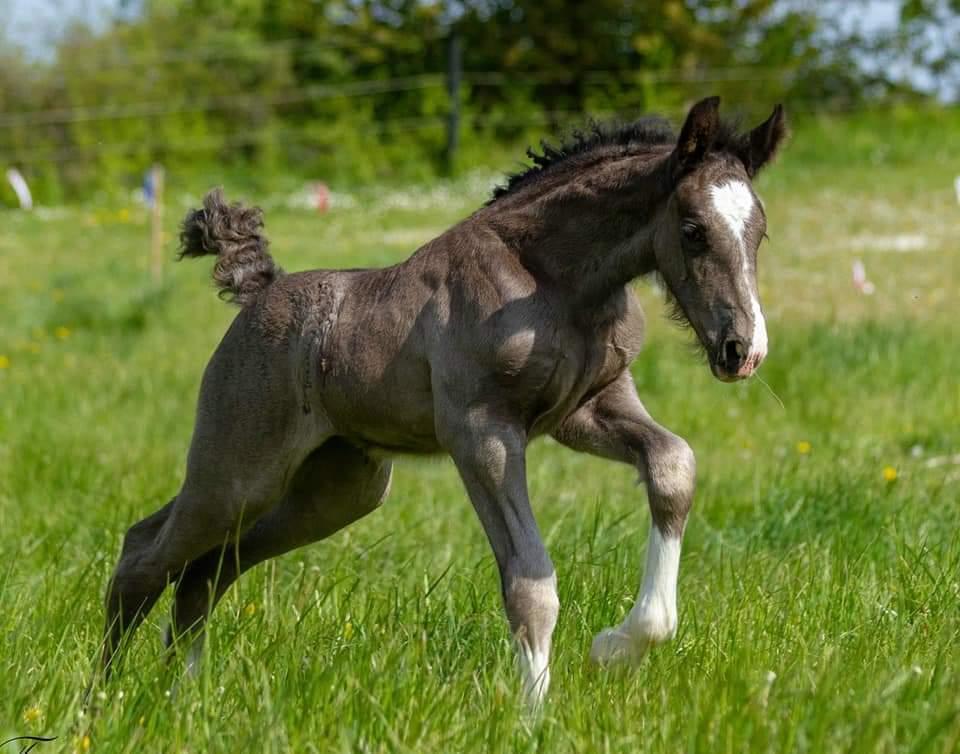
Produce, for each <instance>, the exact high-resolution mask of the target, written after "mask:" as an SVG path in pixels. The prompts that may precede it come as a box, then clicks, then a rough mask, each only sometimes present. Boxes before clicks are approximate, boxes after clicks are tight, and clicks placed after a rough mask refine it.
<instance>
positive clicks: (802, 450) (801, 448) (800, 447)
mask: <svg viewBox="0 0 960 754" xmlns="http://www.w3.org/2000/svg"><path fill="white" fill-rule="evenodd" d="M811 450H813V446H812V445H811V444H810V443H809V442H807V441H806V440H801V441H800V442H798V443H797V452H798V453H799V454H800V455H802V456H805V455H807V454H809V453H810V451H811Z"/></svg>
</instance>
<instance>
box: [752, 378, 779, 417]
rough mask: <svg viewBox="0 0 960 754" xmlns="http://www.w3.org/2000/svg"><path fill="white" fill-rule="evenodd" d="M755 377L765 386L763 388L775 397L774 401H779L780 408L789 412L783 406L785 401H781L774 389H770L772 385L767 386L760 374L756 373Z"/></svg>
mask: <svg viewBox="0 0 960 754" xmlns="http://www.w3.org/2000/svg"><path fill="white" fill-rule="evenodd" d="M753 376H754V378H755V379H758V380H760V384H761V385H763V386H764V387H765V388H766V389H767V391H768V392H769V393H770V395H772V396H773V397H774V399H775V400H776V401H777V403H779V404H780V408H782V409H783V410H784V411H786V410H787V407H786V406H785V405H784V404H783V401H782V400H780V396H779V395H777V394H776V393H775V392H773V388H772V387H770V385H768V384H767V381H766V380H765V379H763V377H761V376H760V373H759V372H754V373H753Z"/></svg>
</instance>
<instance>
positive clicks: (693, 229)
mask: <svg viewBox="0 0 960 754" xmlns="http://www.w3.org/2000/svg"><path fill="white" fill-rule="evenodd" d="M680 232H681V233H682V234H683V238H684V240H685V241H689V242H690V243H694V244H701V243H703V241H704V233H703V228H702V227H701V226H699V225H697V223H694V222H690V221H689V220H688V221H685V222H683V223H681V224H680Z"/></svg>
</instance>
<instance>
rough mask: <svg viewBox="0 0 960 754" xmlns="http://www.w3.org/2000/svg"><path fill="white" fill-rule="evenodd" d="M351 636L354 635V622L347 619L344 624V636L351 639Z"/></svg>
mask: <svg viewBox="0 0 960 754" xmlns="http://www.w3.org/2000/svg"><path fill="white" fill-rule="evenodd" d="M351 636H353V624H352V623H351V622H350V621H347V622H346V623H344V624H343V638H344V639H349V638H350V637H351Z"/></svg>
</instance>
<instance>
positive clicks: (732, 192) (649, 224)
mask: <svg viewBox="0 0 960 754" xmlns="http://www.w3.org/2000/svg"><path fill="white" fill-rule="evenodd" d="M718 104H719V100H718V99H717V98H715V97H714V98H710V99H706V100H703V101H702V102H699V103H698V104H697V105H695V106H694V107H693V108H692V109H691V111H690V113H689V115H688V116H687V118H686V121H685V123H684V125H683V127H682V129H681V131H680V134H679V136H678V135H676V134H675V133H674V132H673V131H672V130H671V129H670V128H669V126H668V125H666V124H665V123H664V122H663V121H661V120H659V119H656V118H644V119H641V120H639V121H637V122H636V123H633V124H630V125H627V126H622V127H619V128H597V129H595V130H594V131H593V132H592V133H590V134H586V135H583V134H580V135H578V136H577V138H576V140H575V141H574V142H573V143H571V144H568V145H565V146H564V147H562V148H559V149H554V148H545V153H544V155H534V161H535V165H534V166H533V167H532V168H530V169H529V170H528V171H527V172H525V173H523V174H521V175H517V176H514V177H512V178H511V179H510V181H509V183H508V185H507V186H505V187H503V188H501V189H498V190H497V191H496V193H495V195H494V198H493V199H492V200H491V201H490V202H489V203H488V204H487V205H486V206H485V207H483V208H481V209H480V210H478V211H477V212H475V213H474V214H473V215H471V216H470V217H468V218H467V219H465V220H463V221H462V222H460V223H459V224H458V225H456V226H454V227H453V228H451V229H450V230H448V231H447V232H446V233H444V234H443V235H441V236H440V237H439V238H437V239H435V240H433V241H431V242H430V243H428V244H426V245H425V246H424V247H422V248H421V249H419V250H418V251H417V252H416V253H415V254H414V255H413V256H411V257H410V258H409V259H408V260H406V261H405V262H403V263H401V264H398V265H396V266H394V267H389V268H386V269H382V270H346V271H333V270H314V271H310V272H299V273H294V274H284V273H283V272H282V271H281V270H280V269H279V268H277V267H276V266H275V265H274V263H273V260H272V258H271V257H270V255H269V253H268V252H267V242H266V240H265V238H264V237H263V235H262V234H261V228H262V223H261V215H260V212H259V211H258V210H256V209H248V208H244V207H241V206H239V205H227V204H226V203H225V201H224V199H223V196H222V195H221V193H220V192H219V191H215V192H212V193H211V194H209V195H208V196H207V197H206V199H205V200H204V206H203V208H202V209H200V210H196V211H194V212H192V213H190V215H189V216H188V217H187V219H186V221H185V222H184V229H183V234H182V238H181V240H182V244H183V255H184V256H191V257H192V256H202V255H205V254H209V255H214V256H215V257H216V264H215V268H214V278H215V280H216V281H217V283H218V284H219V286H220V288H221V289H222V292H224V293H226V294H227V295H228V296H230V297H231V298H232V299H233V301H234V302H235V303H237V304H239V305H240V307H241V308H240V312H239V314H238V315H237V317H236V319H235V320H234V322H233V324H232V325H231V326H230V328H229V330H228V331H227V334H226V335H225V336H224V338H223V341H222V342H221V344H220V346H219V347H218V348H217V350H216V352H215V353H214V355H213V358H212V359H211V361H210V364H209V365H208V367H207V370H206V372H205V374H204V377H203V384H202V387H201V390H200V399H199V406H198V410H197V419H196V428H195V430H194V435H193V441H192V443H191V447H190V453H189V456H188V460H187V473H186V478H185V480H184V482H183V486H182V487H181V489H180V491H179V492H178V493H177V495H176V497H175V498H174V499H173V500H172V501H171V502H170V503H168V504H167V505H166V506H165V507H163V508H161V509H160V510H159V511H157V512H156V513H154V514H152V515H150V516H148V517H147V518H145V519H144V520H143V521H141V522H140V523H138V524H135V525H134V526H133V527H131V529H130V531H129V532H128V533H127V536H126V539H125V541H124V545H123V552H122V554H121V557H120V562H119V564H118V565H117V568H116V572H115V574H114V576H113V579H112V580H111V582H110V587H109V591H108V594H107V599H106V608H107V619H106V635H105V641H104V648H103V663H104V666H105V667H109V665H110V663H111V662H112V660H113V659H114V656H115V653H116V650H117V648H118V644H119V642H120V640H121V638H122V637H123V635H124V634H126V633H129V632H131V631H132V630H133V629H134V628H135V627H136V626H137V624H138V623H139V622H140V621H141V619H142V618H143V616H144V615H145V614H146V613H147V611H148V610H149V609H150V607H151V606H152V605H153V603H154V602H155V601H156V599H157V598H158V597H159V596H160V594H161V593H162V592H163V590H164V588H165V587H166V586H167V584H169V583H173V584H175V588H176V599H175V607H174V614H173V622H172V626H171V631H172V637H173V638H176V637H178V636H184V635H187V634H189V635H190V636H191V638H193V637H196V638H195V641H196V642H197V645H196V646H198V647H199V641H200V638H201V636H202V634H201V633H200V632H201V630H202V625H203V622H204V621H205V619H206V617H207V615H208V614H209V612H210V610H211V609H212V607H213V605H214V604H215V603H216V601H217V600H218V599H219V598H220V596H222V594H223V593H224V592H225V591H226V589H227V588H229V586H230V584H232V583H233V581H235V580H236V578H237V577H238V576H239V575H240V574H241V573H243V571H245V570H246V569H248V568H251V567H252V566H254V565H256V564H257V563H260V562H262V561H264V560H266V559H268V558H272V557H274V556H277V555H280V554H282V553H284V552H288V551H290V550H292V549H294V548H297V547H301V546H303V545H306V544H309V543H311V542H314V541H317V540H320V539H323V538H324V537H327V536H329V535H330V534H332V533H333V532H335V531H337V530H338V529H340V528H342V527H344V526H346V525H347V524H349V523H351V522H352V521H355V520H356V519H358V518H360V517H361V516H364V515H365V514H367V513H369V512H370V511H372V510H373V509H374V508H376V507H377V506H378V505H379V504H380V503H381V502H382V500H383V498H384V497H385V496H386V494H387V489H388V487H389V484H390V472H391V465H390V461H389V460H387V459H388V458H389V456H390V455H391V454H392V453H448V454H449V455H450V456H451V457H452V458H453V460H454V462H455V463H456V466H457V469H458V470H459V472H460V474H461V476H462V478H463V482H464V485H465V486H466V489H467V492H468V494H469V496H470V500H471V501H472V503H473V505H474V508H475V509H476V512H477V515H478V517H479V518H480V522H481V523H482V524H483V527H484V529H485V530H486V533H487V536H488V538H489V540H490V544H491V547H492V548H493V552H494V555H495V556H496V560H497V565H498V566H499V570H500V578H501V589H502V594H503V600H504V605H505V608H506V613H507V617H508V619H509V622H510V626H511V629H512V631H513V634H514V637H515V638H516V642H517V645H518V650H519V656H520V664H521V668H522V673H523V679H524V686H525V689H526V692H527V694H528V696H529V697H530V698H531V699H533V700H535V701H536V700H539V699H541V698H542V696H543V694H544V693H545V692H546V689H547V686H548V683H549V678H550V675H549V669H548V659H549V654H550V641H551V635H552V633H553V628H554V624H555V623H556V620H557V612H558V610H559V601H558V599H557V590H556V577H555V575H554V569H553V564H552V563H551V561H550V556H549V555H548V554H547V551H546V549H545V548H544V546H543V543H542V541H541V538H540V533H539V531H538V529H537V524H536V521H535V520H534V517H533V514H532V512H531V509H530V502H529V500H528V498H527V482H526V469H525V451H526V447H527V444H528V443H529V442H530V441H531V440H533V439H534V438H535V437H537V436H540V435H552V436H553V437H555V438H556V439H557V440H559V441H560V442H561V443H563V444H565V445H568V446H569V447H571V448H573V449H575V450H581V451H585V452H588V453H593V454H596V455H599V456H603V457H605V458H610V459H613V460H616V461H622V462H624V463H627V464H631V465H632V466H634V467H636V468H637V469H638V471H639V473H640V475H641V477H642V479H643V480H644V482H645V484H646V488H647V494H648V499H649V505H650V510H651V513H652V517H653V526H652V527H651V530H650V540H649V545H648V549H647V560H646V570H645V572H644V575H643V580H642V583H641V587H640V593H639V596H638V597H637V601H636V604H635V606H634V607H633V609H632V610H631V611H630V613H629V615H628V616H627V617H626V618H625V619H624V621H623V623H621V624H620V626H618V627H616V628H613V629H607V630H605V631H603V632H602V633H601V634H600V635H598V636H597V638H596V639H595V640H594V642H593V648H592V652H591V654H592V656H593V657H594V659H595V660H597V661H599V662H611V661H619V660H628V661H629V660H635V659H637V658H639V657H640V656H642V654H643V653H644V652H645V651H646V650H647V648H648V647H650V646H651V645H653V644H656V643H658V642H662V641H665V640H667V639H669V638H670V637H672V636H673V635H674V633H675V631H676V628H677V608H676V586H677V572H678V568H679V560H680V542H681V538H682V536H683V531H684V526H685V524H686V520H687V514H688V512H689V510H690V506H691V504H692V500H693V493H694V476H695V462H694V456H693V453H692V451H691V450H690V447H689V446H688V445H687V443H686V442H685V441H684V440H682V439H681V438H680V437H678V436H677V435H675V434H673V433H672V432H670V431H668V430H667V429H665V428H663V427H661V426H660V425H659V424H657V423H656V422H655V421H654V420H653V419H652V418H651V417H650V415H649V414H648V413H647V412H646V410H645V409H644V407H643V404H642V403H641V402H640V399H639V398H638V396H637V392H636V389H635V387H634V384H633V381H632V379H631V377H630V372H629V366H630V363H631V362H632V361H633V359H634V358H635V357H636V356H637V354H638V353H639V351H640V346H641V342H642V338H643V330H644V323H643V315H642V312H641V310H640V306H639V304H638V302H637V300H636V298H635V297H634V294H633V293H632V292H631V289H630V287H629V286H630V282H631V281H632V280H634V279H635V278H637V277H639V276H642V275H646V274H649V273H658V274H659V275H660V277H661V278H662V279H663V281H664V282H665V284H666V288H667V290H668V292H669V293H670V294H671V296H672V297H673V299H674V300H675V303H676V305H677V306H678V308H679V310H680V311H681V312H682V314H683V315H684V316H685V317H686V319H687V320H688V321H689V323H690V325H691V326H692V327H693V329H694V330H695V332H696V334H697V336H698V338H699V340H700V343H701V344H702V346H703V348H704V349H705V351H706V353H707V355H708V357H709V361H710V367H711V369H712V370H713V373H714V374H715V375H716V376H717V377H718V378H719V379H722V380H737V379H742V378H745V377H748V376H750V375H751V374H752V373H753V371H754V370H755V369H756V368H757V366H758V365H759V364H760V362H761V361H762V360H763V358H764V356H765V354H766V349H767V337H766V329H765V325H764V319H763V314H762V313H761V309H760V304H759V300H758V295H757V284H756V259H757V248H758V246H759V244H760V241H761V239H762V238H763V236H764V233H765V229H766V220H765V216H764V211H763V207H762V205H761V204H760V202H759V201H758V200H757V198H756V196H755V194H754V192H753V189H752V187H751V180H752V178H753V177H754V176H755V175H756V173H757V171H758V170H760V169H761V168H762V167H763V166H764V165H765V164H766V163H767V162H768V161H769V160H770V159H771V157H772V156H773V155H774V152H775V151H776V149H777V147H778V146H779V144H780V142H781V141H782V139H783V136H784V133H785V124H784V117H783V111H782V109H781V108H780V107H777V108H776V109H775V110H774V112H773V115H772V116H771V117H770V118H769V119H768V120H767V121H766V122H764V123H762V124H761V125H760V126H758V127H757V128H755V129H754V130H752V131H750V132H748V133H743V134H740V133H737V132H736V130H735V129H734V128H732V127H731V126H730V125H729V124H727V123H725V122H723V121H721V120H720V118H719V115H718Z"/></svg>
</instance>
